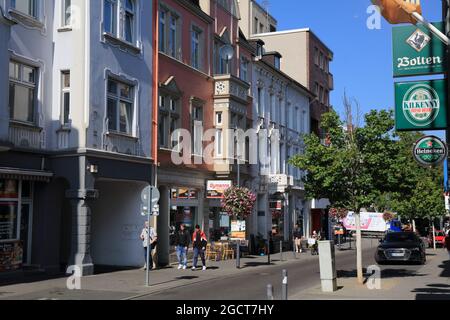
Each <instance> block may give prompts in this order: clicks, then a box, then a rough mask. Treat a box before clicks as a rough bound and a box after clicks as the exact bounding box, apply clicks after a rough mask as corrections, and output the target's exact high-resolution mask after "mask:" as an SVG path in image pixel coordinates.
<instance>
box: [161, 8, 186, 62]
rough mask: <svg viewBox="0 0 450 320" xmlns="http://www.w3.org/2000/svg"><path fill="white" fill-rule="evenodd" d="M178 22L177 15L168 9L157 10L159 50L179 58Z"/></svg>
mask: <svg viewBox="0 0 450 320" xmlns="http://www.w3.org/2000/svg"><path fill="white" fill-rule="evenodd" d="M179 36H180V23H179V18H178V15H177V14H176V13H174V12H171V11H169V10H168V9H165V8H164V9H162V10H160V12H159V51H161V52H163V53H165V54H168V55H170V56H171V57H173V58H176V59H180V58H181V57H179V53H180V52H181V44H180V42H181V41H180V39H179Z"/></svg>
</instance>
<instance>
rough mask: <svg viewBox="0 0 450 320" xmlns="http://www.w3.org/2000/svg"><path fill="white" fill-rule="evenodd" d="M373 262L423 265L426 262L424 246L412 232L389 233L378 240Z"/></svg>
mask: <svg viewBox="0 0 450 320" xmlns="http://www.w3.org/2000/svg"><path fill="white" fill-rule="evenodd" d="M375 260H376V262H377V263H378V264H385V263H390V262H391V263H394V262H415V263H419V264H422V265H423V264H425V263H426V261H427V255H426V249H425V244H424V242H423V241H422V239H420V238H419V237H418V236H417V235H416V234H415V233H413V232H390V233H387V234H386V236H385V238H384V239H383V240H380V245H379V246H378V249H377V252H376V253H375Z"/></svg>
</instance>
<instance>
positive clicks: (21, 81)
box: [9, 61, 37, 123]
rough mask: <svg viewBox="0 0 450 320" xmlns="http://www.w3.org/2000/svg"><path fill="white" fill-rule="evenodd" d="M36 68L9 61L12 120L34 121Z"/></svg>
mask: <svg viewBox="0 0 450 320" xmlns="http://www.w3.org/2000/svg"><path fill="white" fill-rule="evenodd" d="M36 80H37V79H36V69H35V68H33V67H30V66H27V65H25V64H21V63H18V62H14V61H11V62H10V63H9V112H10V118H11V119H12V120H17V121H23V122H30V123H33V122H34V114H35V110H34V109H35V100H36V97H35V90H36Z"/></svg>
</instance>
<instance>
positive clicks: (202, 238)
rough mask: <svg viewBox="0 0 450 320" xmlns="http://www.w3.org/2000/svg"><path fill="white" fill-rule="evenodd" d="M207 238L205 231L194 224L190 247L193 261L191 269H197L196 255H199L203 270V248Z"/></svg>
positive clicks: (204, 266) (204, 261) (204, 264)
mask: <svg viewBox="0 0 450 320" xmlns="http://www.w3.org/2000/svg"><path fill="white" fill-rule="evenodd" d="M207 243H208V242H207V239H206V235H205V233H204V232H203V231H202V230H201V229H200V226H199V225H196V226H195V231H194V234H193V235H192V247H193V248H194V263H193V266H192V270H197V261H198V256H199V255H200V257H201V259H202V264H203V271H205V270H206V259H205V250H206V244H207Z"/></svg>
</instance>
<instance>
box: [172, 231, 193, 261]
mask: <svg viewBox="0 0 450 320" xmlns="http://www.w3.org/2000/svg"><path fill="white" fill-rule="evenodd" d="M190 242H191V240H190V235H189V231H187V230H186V226H185V225H184V224H181V225H180V230H178V232H177V233H176V235H175V246H176V252H177V259H178V270H180V269H183V270H186V269H187V252H188V247H189V244H190Z"/></svg>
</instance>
